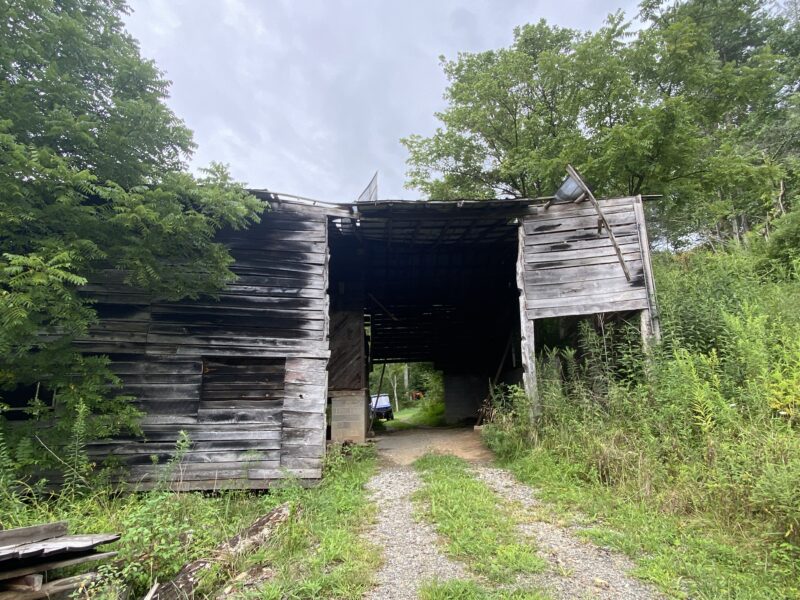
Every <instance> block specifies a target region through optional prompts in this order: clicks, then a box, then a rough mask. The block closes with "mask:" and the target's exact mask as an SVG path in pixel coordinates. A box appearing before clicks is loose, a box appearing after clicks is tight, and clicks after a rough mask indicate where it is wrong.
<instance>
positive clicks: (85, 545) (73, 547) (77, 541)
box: [0, 534, 120, 562]
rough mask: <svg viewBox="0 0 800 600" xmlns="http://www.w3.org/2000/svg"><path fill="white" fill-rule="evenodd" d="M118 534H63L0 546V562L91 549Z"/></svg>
mask: <svg viewBox="0 0 800 600" xmlns="http://www.w3.org/2000/svg"><path fill="white" fill-rule="evenodd" d="M119 537H120V536H119V535H117V534H97V535H62V536H59V537H55V538H48V539H45V540H41V541H38V542H32V543H29V544H18V545H15V546H4V547H2V548H0V562H4V561H7V560H9V559H12V558H15V559H19V558H29V557H33V556H51V555H53V554H61V553H64V552H73V551H81V550H91V549H92V548H94V547H96V546H100V545H102V544H108V543H110V542H115V541H116V540H118V539H119Z"/></svg>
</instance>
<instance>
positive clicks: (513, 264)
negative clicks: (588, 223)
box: [328, 201, 527, 424]
mask: <svg viewBox="0 0 800 600" xmlns="http://www.w3.org/2000/svg"><path fill="white" fill-rule="evenodd" d="M357 209H358V210H357V212H356V216H354V217H352V218H350V217H348V218H344V217H338V218H332V219H331V221H330V224H329V232H328V239H329V248H330V281H329V286H328V290H329V294H330V310H331V349H332V356H331V368H330V370H329V387H331V389H332V392H334V393H338V392H339V391H341V390H337V389H336V388H337V386H338V385H339V383H338V380H340V379H346V380H348V381H347V383H346V384H345V385H355V384H356V383H357V382H358V381H361V382H366V381H367V377H368V372H369V370H370V369H371V368H372V367H373V366H375V365H380V364H383V363H388V364H397V363H420V362H424V363H429V364H431V365H433V367H434V368H435V369H437V370H439V371H441V372H442V374H443V384H444V398H445V420H446V422H448V423H452V424H458V423H463V424H469V423H471V422H474V421H475V419H476V417H477V415H478V411H479V409H480V406H481V404H482V402H483V401H484V399H485V398H486V397H487V396H488V392H489V385H490V382H504V383H519V382H521V379H522V366H521V360H520V306H519V292H518V287H517V276H516V270H517V254H518V245H519V234H518V230H519V224H518V217H519V216H520V214H521V212H520V211H525V210H527V207H526V206H524V205H520V203H519V202H518V201H511V202H507V203H504V201H485V202H480V201H478V202H408V201H377V202H367V203H361V204H358V205H357ZM342 315H349V316H348V317H347V319H349V320H350V323H351V325H350V327H349V328H348V333H346V334H345V333H338V334H337V331H336V330H335V329H334V326H335V324H337V323H339V321H340V319H342V318H343V317H342ZM356 320H357V321H358V331H359V335H358V336H355V335H354V334H353V330H354V329H355V327H356V326H355V325H353V323H354V322H355V321H356ZM337 337H338V338H339V339H338V340H337V339H336V338H337ZM342 341H343V343H340V342H342ZM342 346H344V348H343V347H342ZM362 347H363V352H361V350H360V348H362ZM345 348H346V349H347V351H346V352H345ZM345 354H347V357H346V358H344V359H343V356H344V355H345ZM355 354H358V355H359V356H355ZM334 371H335V372H334ZM358 372H360V373H361V375H359V373H358ZM347 374H349V376H345V375H347ZM331 382H332V385H331Z"/></svg>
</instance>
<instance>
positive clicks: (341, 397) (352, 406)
mask: <svg viewBox="0 0 800 600" xmlns="http://www.w3.org/2000/svg"><path fill="white" fill-rule="evenodd" d="M330 396H331V441H332V442H334V443H337V444H341V443H344V442H353V443H356V444H362V443H364V442H365V441H366V439H367V427H369V395H368V394H367V390H364V389H361V390H336V391H331V392H330Z"/></svg>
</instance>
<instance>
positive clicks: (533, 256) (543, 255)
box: [525, 239, 640, 264]
mask: <svg viewBox="0 0 800 600" xmlns="http://www.w3.org/2000/svg"><path fill="white" fill-rule="evenodd" d="M528 248H530V246H529V247H528ZM619 248H620V251H621V252H622V253H623V254H626V255H636V256H639V254H640V252H639V241H638V240H636V239H633V240H631V241H630V242H629V243H626V244H620V245H619ZM616 256H617V253H616V250H615V249H614V248H613V247H612V246H611V245H608V246H600V247H595V248H585V249H581V250H554V251H550V252H535V251H534V252H526V255H525V263H526V264H539V263H550V262H557V261H573V260H574V261H582V260H583V259H591V258H598V257H611V258H616ZM583 264H586V263H583Z"/></svg>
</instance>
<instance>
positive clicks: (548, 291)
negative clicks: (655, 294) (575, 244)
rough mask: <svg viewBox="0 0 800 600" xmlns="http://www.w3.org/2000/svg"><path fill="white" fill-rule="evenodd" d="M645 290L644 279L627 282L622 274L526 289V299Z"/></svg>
mask: <svg viewBox="0 0 800 600" xmlns="http://www.w3.org/2000/svg"><path fill="white" fill-rule="evenodd" d="M640 288H641V289H645V284H644V278H642V277H639V278H637V279H633V280H632V281H628V280H627V279H625V276H624V274H622V273H620V276H619V277H608V278H606V279H596V280H592V281H585V280H582V281H575V282H565V283H549V284H540V285H535V286H527V287H526V296H527V297H528V298H563V297H566V296H586V295H590V294H600V295H602V294H611V293H614V292H627V291H629V290H632V289H640Z"/></svg>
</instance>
